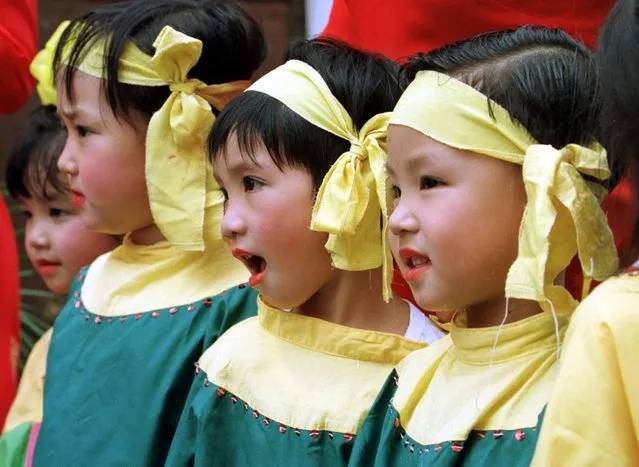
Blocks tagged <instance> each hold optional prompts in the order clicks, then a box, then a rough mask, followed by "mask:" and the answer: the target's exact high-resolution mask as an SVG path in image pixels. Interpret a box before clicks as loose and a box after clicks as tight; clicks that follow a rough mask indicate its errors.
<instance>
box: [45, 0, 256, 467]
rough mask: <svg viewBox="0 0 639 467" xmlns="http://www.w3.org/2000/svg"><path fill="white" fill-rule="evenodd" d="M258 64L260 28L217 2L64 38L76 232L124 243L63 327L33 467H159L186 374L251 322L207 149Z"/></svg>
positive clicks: (167, 6)
mask: <svg viewBox="0 0 639 467" xmlns="http://www.w3.org/2000/svg"><path fill="white" fill-rule="evenodd" d="M264 52H265V45H264V38H263V35H262V32H261V30H260V28H259V26H258V25H257V23H256V22H255V21H254V20H253V19H252V18H251V17H250V16H248V14H247V13H246V12H244V10H242V9H241V8H240V7H239V6H237V5H235V4H234V3H228V2H217V1H212V0H201V1H193V0H188V1H187V0H177V1H176V0H160V1H155V2H151V3H149V2H146V1H141V0H140V1H135V2H132V3H124V4H122V3H120V4H115V5H111V6H106V7H104V8H103V9H98V10H95V11H93V12H90V13H88V14H87V15H84V16H82V17H80V18H78V19H76V20H75V21H73V22H72V23H71V24H70V26H69V27H68V29H67V30H66V31H65V33H64V34H63V36H62V38H61V43H60V45H59V46H58V49H57V52H56V68H57V70H58V83H59V85H58V111H59V114H60V115H61V118H62V122H63V124H64V126H65V128H66V130H67V140H66V145H65V147H64V151H63V153H62V155H61V157H60V160H59V167H60V168H61V170H62V171H63V172H65V173H66V174H67V176H68V179H69V184H70V187H71V190H72V192H73V193H74V200H75V204H76V205H77V206H78V207H79V215H80V217H81V219H82V221H83V223H84V224H85V225H86V226H87V227H88V228H90V229H91V230H95V231H98V232H105V233H111V234H125V237H124V241H123V245H122V246H121V247H119V248H117V249H115V250H114V251H113V252H111V253H109V254H106V255H103V256H101V257H100V258H98V259H97V260H96V261H95V262H94V263H93V264H92V265H91V266H90V267H89V269H88V270H87V271H84V272H81V273H80V275H79V276H78V277H77V280H76V282H75V284H74V285H73V287H72V291H71V299H70V301H69V303H67V305H66V306H65V308H64V309H63V311H62V313H61V315H60V316H59V317H58V320H57V321H56V324H55V328H54V333H53V338H52V342H51V348H50V352H49V358H48V362H47V384H46V386H45V400H44V420H43V424H42V428H41V431H40V436H39V439H38V444H37V446H36V451H35V458H34V461H35V463H36V465H37V464H42V465H136V466H142V465H157V464H159V463H162V462H163V461H164V458H165V456H166V453H167V451H168V448H169V445H170V442H171V439H172V438H173V434H174V431H175V427H176V425H177V421H178V418H179V415H180V413H181V412H182V408H183V405H184V402H185V400H186V395H187V392H188V389H189V387H190V383H191V379H192V377H190V376H189V373H190V371H191V370H190V367H191V365H192V363H193V362H194V361H196V360H197V358H198V356H199V355H201V353H202V352H203V351H204V349H206V348H207V347H208V346H209V345H210V344H211V343H212V342H213V341H214V340H215V339H216V338H217V337H218V336H219V335H220V334H221V333H222V332H223V331H224V330H225V329H226V328H228V327H229V326H231V325H232V324H234V323H236V322H238V321H239V320H241V319H243V318H245V317H247V316H250V315H254V314H255V312H256V309H255V298H256V294H255V292H254V291H253V290H251V289H250V288H248V287H244V285H242V281H244V280H245V279H246V277H247V276H246V273H245V271H244V270H243V267H242V265H241V263H239V262H238V261H236V260H235V259H234V258H233V257H232V256H231V255H230V252H229V251H228V250H227V248H226V246H225V245H224V242H223V240H222V238H221V236H220V235H219V221H220V219H221V216H222V208H223V196H222V194H221V193H219V190H218V189H217V185H216V183H215V182H214V180H213V176H212V173H211V170H210V166H209V164H207V160H206V155H205V150H204V141H205V138H206V135H207V134H208V131H209V129H210V128H211V125H212V123H213V121H214V119H215V112H217V111H219V110H221V109H222V107H223V106H224V105H225V104H226V103H227V102H228V101H229V100H230V99H231V98H232V97H234V96H235V95H236V94H237V93H239V92H240V91H241V90H242V89H244V88H245V87H246V86H247V85H248V82H247V80H248V79H249V77H250V76H251V74H252V73H253V72H254V71H255V69H256V68H257V67H258V66H259V64H260V63H261V61H262V59H263V57H264ZM227 289H228V290H227ZM225 290H227V292H226V293H224V291H225Z"/></svg>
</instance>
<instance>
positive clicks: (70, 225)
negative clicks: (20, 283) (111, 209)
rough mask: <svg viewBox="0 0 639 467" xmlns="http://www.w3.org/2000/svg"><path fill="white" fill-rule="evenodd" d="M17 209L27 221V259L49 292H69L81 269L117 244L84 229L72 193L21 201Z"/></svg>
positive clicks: (109, 237)
mask: <svg viewBox="0 0 639 467" xmlns="http://www.w3.org/2000/svg"><path fill="white" fill-rule="evenodd" d="M20 206H21V209H22V212H23V213H24V215H25V218H26V220H25V237H24V243H25V249H26V251H27V256H28V257H29V261H31V264H33V267H34V268H35V270H36V271H37V272H38V274H39V275H40V277H42V280H44V283H45V284H46V286H47V287H48V288H49V289H50V290H51V291H52V292H55V293H58V294H66V293H68V292H69V289H70V287H71V282H72V281H73V278H74V277H75V276H76V274H77V273H78V271H79V270H80V269H81V268H82V267H84V266H86V265H88V264H90V263H91V262H92V261H93V260H94V259H95V258H97V257H98V256H99V255H101V254H102V253H106V252H107V251H109V250H111V249H113V248H115V246H116V245H117V244H118V242H117V241H116V239H115V238H114V237H112V236H110V235H105V234H101V233H97V232H92V231H90V230H88V229H87V228H86V227H85V226H84V224H83V222H82V220H81V218H80V216H79V213H78V208H76V207H75V206H74V205H73V202H72V195H71V193H68V192H67V193H55V194H54V196H52V197H51V199H50V200H44V199H39V198H26V199H22V200H20Z"/></svg>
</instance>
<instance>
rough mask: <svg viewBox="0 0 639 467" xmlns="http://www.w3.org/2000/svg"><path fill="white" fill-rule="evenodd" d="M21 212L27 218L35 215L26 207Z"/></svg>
mask: <svg viewBox="0 0 639 467" xmlns="http://www.w3.org/2000/svg"><path fill="white" fill-rule="evenodd" d="M21 212H22V215H23V216H24V218H25V219H31V217H33V214H31V211H27V210H26V209H22V210H21Z"/></svg>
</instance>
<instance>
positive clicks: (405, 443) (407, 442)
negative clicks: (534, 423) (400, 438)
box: [404, 438, 410, 447]
mask: <svg viewBox="0 0 639 467" xmlns="http://www.w3.org/2000/svg"><path fill="white" fill-rule="evenodd" d="M409 444H410V441H408V438H406V439H405V440H404V447H408V445H409Z"/></svg>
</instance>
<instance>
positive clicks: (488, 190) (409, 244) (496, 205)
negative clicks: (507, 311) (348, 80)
mask: <svg viewBox="0 0 639 467" xmlns="http://www.w3.org/2000/svg"><path fill="white" fill-rule="evenodd" d="M388 135H389V159H388V169H389V175H390V180H391V184H392V185H393V192H394V196H395V200H394V209H393V212H392V215H391V216H390V221H389V227H390V244H391V248H392V250H393V256H394V257H395V259H396V260H397V262H398V264H399V267H400V270H401V272H402V274H403V275H404V277H405V278H406V279H407V281H408V283H409V284H410V286H411V289H412V291H413V293H414V295H415V299H416V300H417V302H418V303H419V305H420V306H421V307H423V308H425V309H428V310H433V311H446V310H460V309H470V308H473V307H476V308H477V309H483V308H485V307H489V308H492V306H493V305H496V306H499V307H501V305H497V304H500V303H503V300H504V287H505V283H506V276H507V273H508V270H509V268H510V266H511V265H512V264H513V262H514V261H515V258H516V257H517V246H518V233H519V224H520V222H521V219H522V216H523V212H524V206H525V205H526V192H525V189H524V184H523V181H522V177H521V168H520V167H519V166H517V165H515V164H510V163H508V162H504V161H501V160H498V159H495V158H492V157H488V156H484V155H480V154H475V153H471V152H466V151H461V150H457V149H454V148H451V147H450V146H446V145H444V144H442V143H439V142H437V141H435V140H433V139H431V138H429V137H427V136H424V135H423V134H422V133H420V132H418V131H416V130H413V129H412V128H408V127H405V126H399V125H391V126H390V127H389V130H388ZM501 313H502V314H503V308H501Z"/></svg>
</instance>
